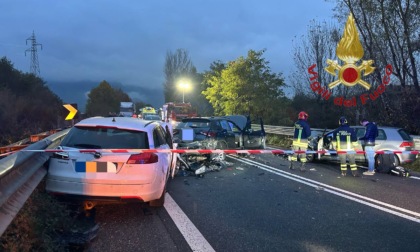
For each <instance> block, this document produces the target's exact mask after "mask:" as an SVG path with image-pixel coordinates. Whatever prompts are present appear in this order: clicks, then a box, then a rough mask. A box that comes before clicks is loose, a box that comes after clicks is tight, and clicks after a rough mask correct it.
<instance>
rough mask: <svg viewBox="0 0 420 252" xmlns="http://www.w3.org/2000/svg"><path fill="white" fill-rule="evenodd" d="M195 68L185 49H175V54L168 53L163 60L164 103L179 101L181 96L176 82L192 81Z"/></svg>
mask: <svg viewBox="0 0 420 252" xmlns="http://www.w3.org/2000/svg"><path fill="white" fill-rule="evenodd" d="M195 72H196V70H195V67H194V66H193V64H192V61H191V59H190V56H189V55H188V51H187V50H185V49H177V50H176V51H175V53H172V52H171V51H168V52H167V53H166V60H165V67H164V73H165V83H164V95H165V102H171V101H179V100H181V98H180V97H181V94H180V92H179V91H178V90H177V87H176V85H177V82H178V81H179V79H180V78H190V79H192V77H193V76H191V75H194V74H193V73H195Z"/></svg>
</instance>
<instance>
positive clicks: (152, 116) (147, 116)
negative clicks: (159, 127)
mask: <svg viewBox="0 0 420 252" xmlns="http://www.w3.org/2000/svg"><path fill="white" fill-rule="evenodd" d="M144 120H148V121H156V120H160V116H158V115H145V116H144Z"/></svg>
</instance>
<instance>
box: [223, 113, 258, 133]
mask: <svg viewBox="0 0 420 252" xmlns="http://www.w3.org/2000/svg"><path fill="white" fill-rule="evenodd" d="M222 117H223V118H226V119H228V120H231V121H232V122H234V123H235V124H236V125H237V126H238V127H239V128H241V130H244V129H246V127H247V124H248V118H247V117H246V116H244V115H230V116H222ZM249 126H251V122H249Z"/></svg>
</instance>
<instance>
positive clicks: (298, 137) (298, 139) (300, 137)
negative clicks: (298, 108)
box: [293, 119, 311, 147]
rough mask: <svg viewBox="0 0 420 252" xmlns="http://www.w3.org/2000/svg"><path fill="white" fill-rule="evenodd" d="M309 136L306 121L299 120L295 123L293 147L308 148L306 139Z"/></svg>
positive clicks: (309, 130) (309, 129)
mask: <svg viewBox="0 0 420 252" xmlns="http://www.w3.org/2000/svg"><path fill="white" fill-rule="evenodd" d="M310 135H311V127H310V126H309V123H308V122H307V121H306V120H301V119H299V120H298V121H297V122H295V132H294V134H293V145H294V146H298V147H308V137H309V136H310Z"/></svg>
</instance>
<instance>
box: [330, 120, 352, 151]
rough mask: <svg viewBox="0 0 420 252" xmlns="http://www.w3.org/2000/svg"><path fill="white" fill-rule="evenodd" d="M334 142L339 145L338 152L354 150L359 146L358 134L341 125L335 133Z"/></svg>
mask: <svg viewBox="0 0 420 252" xmlns="http://www.w3.org/2000/svg"><path fill="white" fill-rule="evenodd" d="M333 141H336V143H337V150H354V147H356V146H357V145H358V142H357V135H356V132H355V131H354V129H352V128H350V126H348V125H341V126H340V127H338V128H337V129H335V130H334V131H333Z"/></svg>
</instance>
